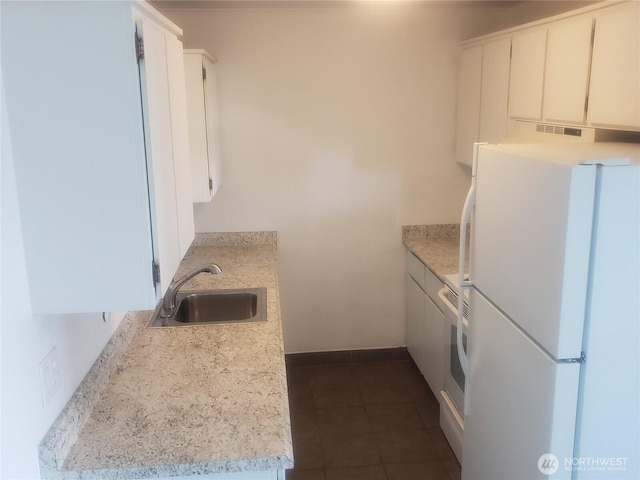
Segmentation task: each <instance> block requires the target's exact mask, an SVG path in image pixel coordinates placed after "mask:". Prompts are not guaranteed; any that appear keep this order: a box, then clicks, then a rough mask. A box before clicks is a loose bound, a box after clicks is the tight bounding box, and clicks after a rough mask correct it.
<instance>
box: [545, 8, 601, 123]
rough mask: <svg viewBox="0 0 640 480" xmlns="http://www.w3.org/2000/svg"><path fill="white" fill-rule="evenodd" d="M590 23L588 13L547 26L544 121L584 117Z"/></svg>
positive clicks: (587, 83) (582, 120)
mask: <svg viewBox="0 0 640 480" xmlns="http://www.w3.org/2000/svg"><path fill="white" fill-rule="evenodd" d="M592 26H593V21H592V18H591V16H585V17H580V18H577V19H572V20H571V21H568V22H561V23H558V24H552V25H550V26H549V32H548V39H547V61H546V71H545V91H544V108H543V114H544V118H545V120H546V121H549V122H563V123H583V122H584V121H585V106H586V98H587V88H588V86H589V62H590V58H591V31H592Z"/></svg>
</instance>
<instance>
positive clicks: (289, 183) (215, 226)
mask: <svg viewBox="0 0 640 480" xmlns="http://www.w3.org/2000/svg"><path fill="white" fill-rule="evenodd" d="M157 5H158V6H159V7H160V8H161V10H162V11H163V13H165V15H167V16H168V17H169V18H170V19H171V20H173V21H174V22H176V23H177V24H179V25H180V26H181V27H182V28H183V30H184V43H185V48H205V49H206V50H208V51H209V52H210V53H211V54H213V56H215V57H216V58H217V59H218V70H217V73H218V82H219V83H218V84H219V95H220V119H221V123H222V131H221V137H222V142H221V147H222V155H223V163H222V184H221V187H220V190H219V192H218V194H217V196H216V197H215V198H214V199H213V201H212V202H211V203H210V204H199V205H197V207H196V208H195V214H196V230H197V231H199V232H209V231H216V232H217V231H243V230H277V231H278V251H279V259H280V264H279V276H280V297H281V298H280V299H281V306H282V314H283V321H284V329H285V345H286V350H287V351H288V352H300V351H324V350H338V349H357V348H376V347H390V346H398V345H404V292H403V284H404V283H403V273H404V258H403V247H402V243H401V226H402V225H404V224H428V223H455V222H457V221H458V218H459V214H460V210H461V207H462V201H463V197H464V194H465V192H466V189H467V188H468V184H469V175H468V172H466V171H463V169H462V168H461V167H460V166H458V165H457V164H456V163H455V161H454V159H453V158H454V127H455V118H454V112H455V102H456V97H455V93H456V75H457V58H458V49H457V44H458V42H459V41H460V40H461V39H463V38H467V37H468V36H469V35H468V32H469V31H471V30H470V28H471V27H473V28H478V26H479V25H480V24H482V22H483V19H489V18H493V17H492V16H493V15H495V13H496V10H495V9H475V8H472V9H470V8H467V9H464V8H461V7H442V6H433V5H431V6H424V5H417V4H415V3H412V2H406V3H405V2H403V3H401V4H392V3H386V2H382V3H366V4H354V3H351V4H342V3H341V4H339V5H335V4H334V5H329V6H318V4H313V6H304V5H302V6H292V5H291V4H289V5H288V6H287V5H284V6H283V5H280V6H274V5H271V6H270V7H269V8H260V7H256V6H255V3H254V4H252V5H250V6H246V5H245V6H240V7H236V8H229V7H226V8H222V7H220V8H210V9H191V10H190V9H175V8H173V9H171V8H163V5H162V2H159V3H158V4H157ZM298 5H300V4H298Z"/></svg>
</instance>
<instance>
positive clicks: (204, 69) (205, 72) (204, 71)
mask: <svg viewBox="0 0 640 480" xmlns="http://www.w3.org/2000/svg"><path fill="white" fill-rule="evenodd" d="M206 79H207V69H206V68H204V65H203V66H202V80H206Z"/></svg>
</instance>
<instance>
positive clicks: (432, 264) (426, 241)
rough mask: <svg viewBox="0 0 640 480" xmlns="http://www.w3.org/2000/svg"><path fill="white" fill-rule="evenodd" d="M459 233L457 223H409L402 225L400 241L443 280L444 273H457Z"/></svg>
mask: <svg viewBox="0 0 640 480" xmlns="http://www.w3.org/2000/svg"><path fill="white" fill-rule="evenodd" d="M459 234H460V225H457V224H445V225H410V226H405V227H402V243H403V244H404V245H405V247H407V249H408V250H409V251H410V252H412V253H413V254H414V255H415V256H416V257H418V258H419V259H420V261H421V262H422V263H424V264H425V265H426V266H427V267H428V268H429V270H431V271H432V272H433V273H434V274H436V276H437V277H438V278H439V279H440V280H442V281H443V282H444V276H445V275H447V274H449V273H458V255H459V253H458V252H459V251H460V250H459V245H460V237H459ZM468 260H469V258H468V255H467V262H468ZM467 265H468V263H467Z"/></svg>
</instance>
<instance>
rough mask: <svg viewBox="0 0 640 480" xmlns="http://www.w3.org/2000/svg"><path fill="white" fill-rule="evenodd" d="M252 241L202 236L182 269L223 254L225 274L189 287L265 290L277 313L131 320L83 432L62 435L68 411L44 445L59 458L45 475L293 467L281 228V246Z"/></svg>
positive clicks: (43, 452) (44, 451)
mask: <svg viewBox="0 0 640 480" xmlns="http://www.w3.org/2000/svg"><path fill="white" fill-rule="evenodd" d="M232 240H233V239H232ZM244 240H246V239H244ZM244 240H243V241H237V239H236V241H235V244H232V245H220V243H221V242H222V243H224V242H223V241H222V240H221V239H220V238H213V239H212V238H209V239H207V238H206V237H205V238H203V237H200V240H199V241H198V242H197V243H196V245H198V246H194V247H192V248H191V250H190V251H189V252H188V253H187V256H186V257H185V259H184V260H183V262H182V264H181V265H180V268H179V270H178V273H177V275H182V274H184V273H187V272H188V271H191V270H192V269H194V268H196V267H197V266H200V265H202V264H204V263H210V262H215V263H217V264H218V265H219V266H220V267H221V269H222V273H221V274H219V275H207V274H202V275H198V276H196V277H195V278H194V279H192V280H191V281H189V282H188V283H187V284H186V285H185V286H184V287H183V290H196V289H207V288H214V289H218V288H245V287H266V288H267V321H266V322H258V323H237V324H226V325H204V326H197V325H194V326H187V327H165V328H147V324H148V323H149V320H150V317H151V314H152V312H138V313H136V314H135V315H133V317H135V318H134V320H131V319H130V318H125V320H123V323H126V322H130V323H131V324H132V326H131V327H127V326H126V325H124V326H123V327H124V328H131V329H133V330H134V334H133V337H132V339H131V341H130V343H129V344H128V346H126V350H124V352H123V353H122V354H121V356H120V357H119V358H118V359H117V361H116V362H115V363H114V370H113V371H112V373H111V375H110V377H109V378H108V379H107V380H106V381H105V385H104V386H103V387H102V388H101V392H100V395H99V397H98V398H96V399H95V401H93V402H92V403H93V405H91V406H90V408H91V409H90V413H89V414H88V418H86V420H84V421H78V422H77V423H78V424H80V423H81V424H82V425H77V429H78V432H77V438H76V439H72V440H73V441H70V440H69V439H63V438H62V436H63V433H64V432H63V430H64V428H65V427H64V426H65V424H69V420H68V419H66V420H64V419H63V421H62V423H60V419H59V420H58V421H57V423H56V424H54V426H52V428H51V430H50V432H49V434H48V435H47V437H45V439H44V440H43V442H42V443H41V446H40V461H41V465H42V464H43V461H44V463H45V464H46V463H47V462H49V463H50V465H42V468H41V470H42V473H43V477H44V478H83V479H84V478H145V477H159V476H160V477H162V476H175V475H190V474H202V473H226V472H235V471H242V470H284V469H286V468H291V467H292V466H293V462H292V459H293V450H292V445H291V428H290V423H289V406H288V397H287V383H286V371H285V363H284V348H283V340H282V324H281V319H280V303H279V299H278V279H277V271H276V261H277V258H276V246H275V234H274V236H273V240H274V241H273V243H271V244H260V243H257V244H256V243H254V244H252V243H251V241H249V242H248V243H247V242H246V241H244ZM216 242H217V243H218V244H217V245H207V244H208V243H209V244H211V243H216ZM105 350H108V348H107V349H105ZM97 363H98V362H97ZM89 377H91V375H89V376H88V378H89ZM81 387H82V386H81ZM85 387H86V386H85ZM87 388H88V387H87ZM78 390H79V392H81V391H82V388H79V389H78ZM85 390H86V388H85ZM81 396H82V393H81ZM73 401H74V399H72V401H71V402H70V403H73ZM79 401H82V399H80V400H79ZM78 408H80V407H77V406H76V407H74V408H72V412H73V411H77V410H78ZM87 408H88V407H87ZM68 409H69V406H68V407H67V408H66V409H65V411H66V410H68ZM65 411H63V413H62V414H61V416H64V414H65ZM77 416H81V415H77ZM65 422H66V423H65ZM61 443H66V444H68V446H67V448H66V449H65V450H64V451H62V450H57V448H58V446H59V445H60V444H61ZM51 463H53V464H51ZM58 465H62V467H59V466H58Z"/></svg>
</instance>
